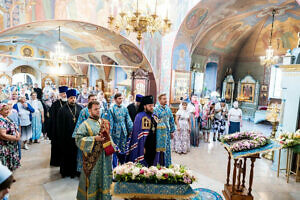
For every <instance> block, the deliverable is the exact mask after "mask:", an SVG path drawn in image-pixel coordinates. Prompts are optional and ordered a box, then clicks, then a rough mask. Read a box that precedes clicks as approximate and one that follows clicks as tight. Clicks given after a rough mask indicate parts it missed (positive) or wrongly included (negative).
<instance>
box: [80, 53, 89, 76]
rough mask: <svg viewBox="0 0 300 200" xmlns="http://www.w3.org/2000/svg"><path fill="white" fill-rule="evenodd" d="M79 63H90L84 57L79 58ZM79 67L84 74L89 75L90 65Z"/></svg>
mask: <svg viewBox="0 0 300 200" xmlns="http://www.w3.org/2000/svg"><path fill="white" fill-rule="evenodd" d="M77 61H79V62H89V60H88V59H86V58H84V57H82V56H77ZM79 67H80V69H81V71H82V73H83V74H85V75H87V73H88V69H89V65H88V64H79Z"/></svg>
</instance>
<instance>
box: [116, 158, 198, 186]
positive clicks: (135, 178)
mask: <svg viewBox="0 0 300 200" xmlns="http://www.w3.org/2000/svg"><path fill="white" fill-rule="evenodd" d="M113 177H114V180H115V181H117V182H142V183H146V182H147V183H183V184H192V183H193V182H194V181H196V178H195V176H193V175H192V172H191V171H190V170H188V169H186V168H185V167H184V166H179V165H171V166H170V167H168V168H167V167H161V166H151V167H149V168H148V167H144V166H143V165H141V164H134V163H132V162H129V163H125V164H123V165H119V166H117V167H116V168H115V169H114V170H113Z"/></svg>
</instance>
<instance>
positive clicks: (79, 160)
mask: <svg viewBox="0 0 300 200" xmlns="http://www.w3.org/2000/svg"><path fill="white" fill-rule="evenodd" d="M89 116H90V113H89V110H88V108H87V107H85V108H83V109H82V110H81V111H80V114H79V117H78V120H77V123H76V126H75V129H74V132H73V135H72V137H73V138H75V136H76V132H77V130H78V128H79V126H80V125H81V124H82V123H83V122H84V121H85V120H87V119H88V118H89ZM82 162H83V161H82V152H81V150H80V149H79V148H78V151H77V171H78V172H81V169H82Z"/></svg>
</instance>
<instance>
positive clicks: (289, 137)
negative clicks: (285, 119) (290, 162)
mask: <svg viewBox="0 0 300 200" xmlns="http://www.w3.org/2000/svg"><path fill="white" fill-rule="evenodd" d="M276 140H277V141H278V142H279V143H280V144H282V145H283V148H287V147H292V146H295V145H298V144H300V129H298V130H297V131H296V132H295V133H293V132H282V133H280V134H279V136H278V138H276Z"/></svg>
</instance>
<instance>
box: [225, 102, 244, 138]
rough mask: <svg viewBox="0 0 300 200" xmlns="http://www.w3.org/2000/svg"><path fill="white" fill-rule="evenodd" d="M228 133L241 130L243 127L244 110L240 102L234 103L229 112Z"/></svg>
mask: <svg viewBox="0 0 300 200" xmlns="http://www.w3.org/2000/svg"><path fill="white" fill-rule="evenodd" d="M228 126H229V130H228V134H231V133H236V132H240V127H242V110H241V109H240V108H239V102H237V101H235V102H234V103H233V108H231V109H230V110H229V113H228Z"/></svg>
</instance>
